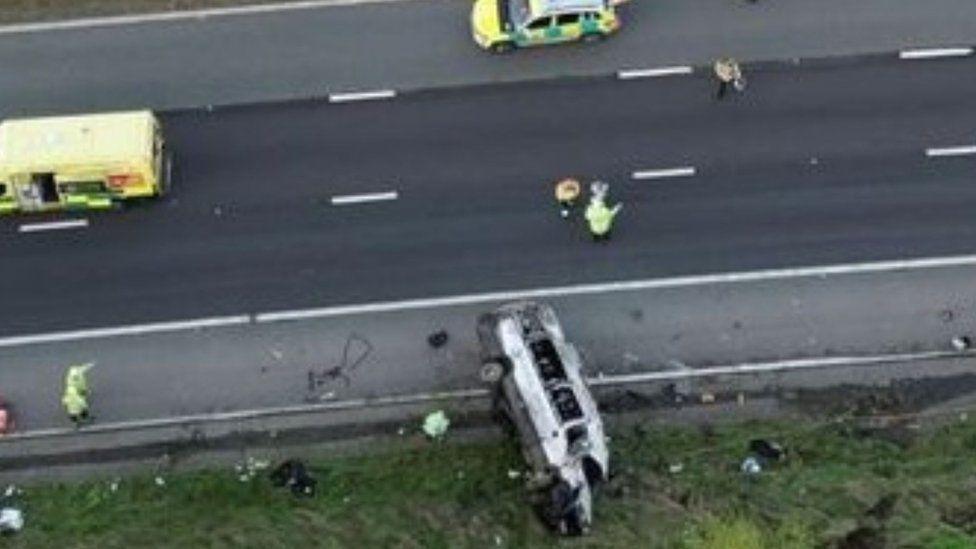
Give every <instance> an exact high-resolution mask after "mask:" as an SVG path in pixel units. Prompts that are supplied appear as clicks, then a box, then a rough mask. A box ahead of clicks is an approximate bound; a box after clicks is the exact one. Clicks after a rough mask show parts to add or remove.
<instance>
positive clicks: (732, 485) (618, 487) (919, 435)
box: [0, 420, 976, 549]
mask: <svg viewBox="0 0 976 549" xmlns="http://www.w3.org/2000/svg"><path fill="white" fill-rule="evenodd" d="M753 437H766V438H770V439H774V440H776V441H778V442H781V443H782V444H784V445H785V446H787V447H788V449H789V458H788V459H787V460H786V461H785V462H782V463H777V464H774V465H772V466H771V467H769V468H767V469H766V470H764V471H763V472H762V473H760V474H758V475H754V476H745V475H743V473H741V472H740V471H739V463H740V462H741V460H742V459H743V457H744V456H745V455H746V446H747V443H748V441H749V439H751V438H753ZM613 447H614V452H615V454H616V455H615V459H616V463H615V465H616V468H617V475H616V476H615V478H614V480H613V481H612V483H611V484H610V485H609V486H607V487H606V489H605V490H603V492H602V493H601V495H600V497H599V499H598V501H597V517H596V523H595V531H594V532H593V533H592V534H591V535H590V536H588V537H586V538H583V539H579V540H558V541H556V540H554V538H553V537H552V536H551V535H550V534H549V533H548V532H547V531H546V530H545V529H544V528H543V527H542V526H541V525H540V524H539V523H538V521H537V520H536V519H535V517H534V515H533V513H532V512H531V511H530V509H529V504H528V501H527V496H526V495H525V493H524V491H523V489H522V485H521V480H519V479H518V478H514V479H513V478H510V475H509V471H511V470H518V469H519V468H520V464H521V462H520V459H519V457H518V454H517V451H516V450H515V448H514V447H513V446H512V445H500V444H497V443H467V444H453V443H450V442H447V443H438V444H432V443H428V442H427V441H424V440H421V439H419V438H418V439H409V438H408V439H405V440H404V441H402V442H400V443H397V444H396V445H394V446H392V447H389V448H384V449H382V450H381V451H379V452H378V453H376V454H375V455H370V456H365V457H342V458H327V457H325V458H321V459H315V460H312V461H311V465H312V472H313V474H314V475H315V476H316V478H317V479H318V481H319V493H318V494H317V495H316V497H314V498H310V499H299V498H295V497H292V496H291V495H290V494H289V493H288V492H286V491H284V490H282V489H276V488H273V487H271V486H270V483H269V482H268V481H267V479H266V476H265V475H264V474H260V475H258V476H256V477H254V478H253V479H250V480H246V481H241V480H240V479H239V478H238V475H237V473H236V472H235V471H234V470H233V469H221V470H213V471H204V472H195V473H182V474H173V475H167V476H166V483H165V485H164V486H158V485H157V484H156V483H155V481H154V477H152V476H145V477H138V478H126V479H123V480H122V481H121V482H120V483H119V485H118V489H117V490H113V489H112V487H111V484H110V482H109V481H104V480H100V481H97V482H86V483H77V484H48V485H36V486H29V487H27V488H26V489H25V490H24V493H23V495H22V496H20V498H19V499H20V501H19V504H20V506H21V508H22V509H23V511H24V513H25V517H26V521H27V524H26V527H25V529H24V531H22V532H21V533H19V534H17V535H15V536H12V537H9V538H7V539H5V540H0V545H2V546H3V547H11V548H13V547H17V548H20V547H25V548H26V547H31V548H41V547H73V548H87V547H90V548H100V549H101V548H113V547H118V548H128V547H173V548H177V547H178V548H187V547H254V548H270V547H337V548H338V547H424V548H452V549H453V548H464V547H520V548H521V547H530V548H531V547H552V546H553V545H556V546H565V547H594V548H604V547H606V548H610V547H621V548H631V547H668V548H671V547H673V548H680V549H685V548H687V549H691V548H715V549H737V548H743V549H758V548H784V549H785V548H789V549H794V548H804V547H838V548H848V549H849V548H859V547H926V548H942V549H950V548H968V547H976V538H974V537H973V536H974V534H976V461H974V460H973V459H972V455H973V452H974V451H976V423H973V422H971V421H963V420H960V421H958V422H956V423H953V424H952V425H948V426H942V427H938V428H933V429H932V430H930V431H926V432H920V431H916V430H913V429H910V428H905V427H904V426H902V427H897V428H886V429H863V428H859V427H856V426H854V425H853V424H849V423H809V424H802V423H796V422H794V423H789V424H785V423H747V424H737V425H722V426H715V427H708V428H693V427H674V428H663V429H662V428H651V427H646V426H641V425H637V426H635V427H633V428H628V429H627V431H626V432H618V433H616V435H615V437H614V440H613ZM679 469H680V471H679Z"/></svg>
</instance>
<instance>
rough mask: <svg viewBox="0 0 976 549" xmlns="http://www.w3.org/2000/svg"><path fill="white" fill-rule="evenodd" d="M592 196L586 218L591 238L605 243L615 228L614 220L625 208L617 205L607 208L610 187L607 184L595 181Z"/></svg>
mask: <svg viewBox="0 0 976 549" xmlns="http://www.w3.org/2000/svg"><path fill="white" fill-rule="evenodd" d="M591 189H592V196H591V197H590V204H589V205H588V206H587V207H586V212H585V214H584V216H585V217H586V222H587V224H588V225H589V228H590V236H592V237H593V241H594V242H600V241H604V240H607V239H609V238H610V229H612V228H613V220H614V218H615V217H616V216H617V213H619V212H620V209H621V208H622V207H623V205H622V204H617V205H616V206H614V207H613V208H609V207H607V202H606V197H607V193H608V192H609V186H608V185H607V184H606V183H603V182H600V181H595V182H593V185H592V186H591Z"/></svg>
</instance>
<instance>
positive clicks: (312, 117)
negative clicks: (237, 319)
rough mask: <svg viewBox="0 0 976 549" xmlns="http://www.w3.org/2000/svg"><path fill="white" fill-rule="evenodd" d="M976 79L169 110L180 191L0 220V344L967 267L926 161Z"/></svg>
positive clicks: (947, 68)
mask: <svg viewBox="0 0 976 549" xmlns="http://www.w3.org/2000/svg"><path fill="white" fill-rule="evenodd" d="M973 69H974V65H973V61H972V60H971V59H964V60H948V61H926V62H896V61H891V62H876V63H861V64H841V65H837V66H824V67H819V68H811V67H801V68H786V67H784V68H771V69H768V70H765V71H761V72H756V73H752V74H749V75H747V76H748V77H749V80H750V84H749V89H748V90H747V91H746V93H745V94H744V95H742V96H731V97H728V98H727V100H726V101H722V102H718V101H715V100H714V99H713V94H714V91H715V90H714V83H713V82H712V80H710V79H709V78H708V77H707V76H706V75H693V76H682V77H673V78H666V79H651V80H641V81H630V82H619V81H612V80H565V81H558V82H551V83H546V84H533V85H509V86H494V87H484V88H471V89H463V90H456V91H449V92H448V91H442V92H428V93H419V94H416V95H408V96H402V97H398V98H396V99H394V100H390V101H385V102H371V103H354V104H328V103H324V102H296V103H287V104H266V105H260V106H252V107H236V108H228V109H217V110H215V111H213V112H208V111H205V110H194V111H185V112H178V113H172V114H168V115H166V116H165V120H164V121H165V125H166V130H167V134H168V136H169V139H170V143H171V146H172V148H173V150H174V152H175V157H176V163H177V166H178V170H177V182H176V185H175V188H174V189H173V192H172V194H171V195H170V196H169V197H167V198H165V199H163V200H161V201H159V202H155V203H147V204H144V205H141V206H139V207H134V208H129V209H127V210H125V211H122V212H108V213H104V214H99V215H91V216H89V221H90V226H89V227H88V228H85V229H77V230H65V231H51V232H38V233H23V234H22V233H18V226H19V225H20V224H22V223H25V222H31V221H38V219H30V218H28V219H24V218H18V219H5V220H3V221H2V222H0V231H2V234H4V236H3V238H2V239H0V254H2V257H3V258H4V261H3V262H2V263H0V280H2V281H3V284H4V286H5V287H6V288H7V291H6V292H5V296H4V300H3V311H4V312H3V315H2V316H0V335H11V334H22V333H35V332H45V331H51V330H63V329H74V328H83V327H91V326H104V325H120V324H128V323H137V322H149V321H160V320H170V319H179V318H194V317H205V316H212V315H222V314H240V313H251V312H257V311H269V310H282V309H289V308H296V307H298V308H301V307H312V306H322V305H330V304H346V303H359V302H364V301H378V300H391V299H402V298H414V297H429V296H436V295H449V294H457V293H469V292H483V291H489V290H496V289H518V288H526V287H534V286H548V285H562V284H571V283H581V282H594V281H607V280H627V279H635V278H646V277H661V276H669V275H678V274H693V273H706V272H718V271H739V270H748V269H756V268H766V267H784V266H798V265H816V264H824V263H835V262H857V261H864V260H875V259H898V258H906V257H920V256H935V255H946V254H961V253H972V252H973V251H974V250H976V244H974V242H976V216H974V215H973V207H974V205H976V185H974V184H973V177H974V169H976V160H974V157H972V156H968V157H959V158H955V157H952V158H945V157H936V158H929V157H927V156H926V154H925V151H926V149H927V148H930V147H952V146H962V145H972V144H974V141H976V135H974V134H976V132H974V129H976V71H974V70H973ZM682 166H692V167H695V168H696V170H697V171H696V174H695V175H694V176H692V177H683V178H668V179H655V180H640V181H638V180H632V179H631V177H630V176H631V174H632V173H633V172H635V171H641V170H649V169H667V168H673V167H682ZM565 175H579V176H582V177H587V178H590V177H600V178H606V179H607V180H608V181H611V182H612V184H613V187H612V194H613V197H614V199H617V200H621V201H623V203H624V204H625V207H624V210H623V212H622V214H621V215H620V217H619V220H618V223H617V226H616V228H615V231H616V232H615V234H614V237H613V240H612V241H611V242H609V243H606V244H599V245H598V244H594V243H592V242H590V241H589V240H588V238H587V235H586V231H585V228H584V225H583V223H582V221H581V220H580V219H579V218H578V216H577V217H576V218H575V219H573V220H571V221H564V220H561V219H560V218H559V217H558V215H557V213H556V208H555V204H554V203H553V201H552V194H551V193H552V188H551V183H552V182H553V181H555V180H556V179H557V178H559V177H562V176H565ZM390 192H396V193H397V195H396V198H395V199H392V200H384V201H379V202H365V203H350V204H339V205H336V204H335V203H334V202H333V201H334V199H335V198H336V197H348V196H350V195H361V194H363V193H390ZM340 202H341V200H340ZM578 213H579V212H577V214H578ZM48 219H49V218H44V219H43V220H48Z"/></svg>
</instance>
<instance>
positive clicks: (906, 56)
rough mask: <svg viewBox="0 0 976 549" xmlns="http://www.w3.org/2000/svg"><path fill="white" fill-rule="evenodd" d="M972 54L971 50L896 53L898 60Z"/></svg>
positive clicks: (950, 49)
mask: <svg viewBox="0 0 976 549" xmlns="http://www.w3.org/2000/svg"><path fill="white" fill-rule="evenodd" d="M972 54H973V48H928V49H917V50H902V51H900V52H898V57H899V58H900V59H937V58H940V57H965V56H967V55H972Z"/></svg>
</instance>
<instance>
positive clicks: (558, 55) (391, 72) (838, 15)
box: [0, 0, 976, 117]
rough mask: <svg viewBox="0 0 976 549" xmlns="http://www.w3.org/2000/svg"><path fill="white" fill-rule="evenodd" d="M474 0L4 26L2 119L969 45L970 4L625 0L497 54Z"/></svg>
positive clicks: (973, 22) (944, 0)
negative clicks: (617, 21)
mask: <svg viewBox="0 0 976 549" xmlns="http://www.w3.org/2000/svg"><path fill="white" fill-rule="evenodd" d="M470 5H471V4H470V1H467V0H411V1H408V2H396V3H389V4H370V5H362V6H354V7H334V8H325V9H314V10H300V11H292V12H282V13H271V14H264V15H249V16H234V17H211V18H206V19H198V18H194V19H189V20H184V21H179V22H165V23H153V24H137V25H122V26H117V27H102V28H82V29H75V30H65V31H54V32H37V33H27V34H5V35H0V67H3V69H4V70H2V71H0V116H2V117H7V116H12V115H15V114H38V113H42V112H74V111H88V110H100V109H119V108H144V107H151V108H157V109H161V108H173V107H191V106H202V105H207V104H213V103H219V104H233V103H240V102H250V101H261V100H268V99H283V98H296V97H309V96H322V95H323V94H326V93H332V92H343V91H350V90H364V89H375V88H391V87H392V88H397V89H415V88H428V87H431V86H449V85H450V86H453V85H463V84H471V83H481V82H492V81H499V80H524V79H531V78H551V77H555V76H562V75H587V74H608V73H610V72H613V71H615V70H617V69H628V68H643V67H655V66H661V65H675V64H696V65H697V64H704V63H708V62H709V61H710V60H712V59H714V58H716V57H718V56H720V55H734V56H736V57H738V58H740V59H747V60H756V59H790V58H794V57H814V56H816V57H821V56H836V55H849V54H859V53H867V52H879V51H880V52H887V51H892V50H897V49H902V48H910V47H938V46H947V45H962V46H970V45H973V37H974V36H976V3H974V2H972V0H926V1H925V2H906V1H905V0H858V1H857V2H851V1H850V0H817V1H816V2H811V1H810V0H776V1H774V2H759V3H757V4H755V5H751V4H747V3H746V2H744V1H727V0H723V1H719V0H653V1H650V0H634V1H632V2H630V3H629V4H628V5H626V6H625V7H624V8H623V9H622V17H623V20H624V27H623V29H622V31H621V32H620V33H619V34H618V35H617V36H615V37H614V38H613V39H611V40H608V41H606V42H605V43H602V44H599V45H596V46H589V45H569V46H561V47H553V48H537V49H534V50H532V51H523V52H518V53H517V54H515V55H511V56H502V57H498V56H492V55H488V54H486V53H484V52H482V51H480V50H478V49H477V47H476V46H475V45H474V44H473V42H472V41H471V38H470V31H469V28H468V16H469V10H470Z"/></svg>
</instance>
